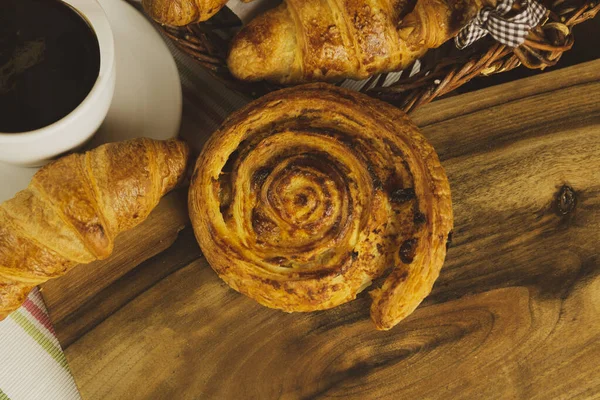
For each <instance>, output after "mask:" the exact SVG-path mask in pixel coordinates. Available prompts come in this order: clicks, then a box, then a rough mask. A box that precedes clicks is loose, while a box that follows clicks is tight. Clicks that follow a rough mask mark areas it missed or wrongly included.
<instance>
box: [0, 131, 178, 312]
mask: <svg viewBox="0 0 600 400" xmlns="http://www.w3.org/2000/svg"><path fill="white" fill-rule="evenodd" d="M187 158H188V148H187V145H186V144H185V143H183V142H181V141H175V140H171V141H166V142H162V141H155V140H150V139H136V140H131V141H126V142H121V143H112V144H107V145H104V146H100V147H98V148H96V149H94V150H92V151H89V152H87V153H85V154H72V155H69V156H66V157H63V158H61V159H59V160H57V161H55V162H53V163H51V164H49V165H47V166H45V167H43V168H42V169H41V170H39V171H38V172H37V173H36V174H35V175H34V176H33V179H32V180H31V183H30V184H29V187H28V188H27V189H25V190H23V191H21V192H19V193H17V195H16V196H15V197H14V198H12V199H11V200H8V201H6V202H4V203H2V204H0V320H2V319H4V318H5V317H6V316H7V315H8V314H9V313H10V312H12V311H14V310H15V309H17V308H18V307H19V306H20V305H21V303H22V302H23V301H24V300H25V297H26V296H27V294H28V293H29V292H30V291H31V289H33V288H34V287H35V286H36V285H38V284H40V283H43V282H45V281H47V280H48V279H51V278H55V277H58V276H60V275H63V274H65V273H66V272H67V271H68V270H70V269H71V268H73V267H74V266H75V265H77V264H84V263H89V262H91V261H94V260H98V259H103V258H106V257H108V256H109V255H110V254H111V253H112V250H113V245H114V240H115V237H116V236H117V235H118V234H119V233H120V232H122V231H124V230H127V229H130V228H133V227H134V226H136V225H138V224H139V223H140V222H142V221H144V220H145V219H146V217H147V216H148V214H150V212H151V211H152V209H153V208H154V207H155V206H156V205H157V204H158V202H159V200H160V198H161V197H162V196H163V195H164V194H165V193H167V192H168V191H170V190H171V189H173V187H174V186H175V185H176V184H177V183H178V182H179V181H180V180H181V179H182V178H183V176H184V172H185V167H186V163H187Z"/></svg>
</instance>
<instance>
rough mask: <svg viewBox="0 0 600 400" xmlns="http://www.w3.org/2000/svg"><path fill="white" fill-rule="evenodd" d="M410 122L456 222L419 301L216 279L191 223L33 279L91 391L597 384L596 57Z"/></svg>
mask: <svg viewBox="0 0 600 400" xmlns="http://www.w3.org/2000/svg"><path fill="white" fill-rule="evenodd" d="M414 119H415V120H416V122H417V123H418V124H419V125H420V126H421V127H422V128H423V131H424V133H425V135H426V136H427V137H428V138H429V140H430V141H431V142H432V144H433V145H434V147H435V148H436V149H437V151H438V153H439V155H440V158H441V160H442V163H443V165H444V166H445V168H446V171H447V173H448V177H449V179H450V184H451V187H452V195H453V202H454V213H455V230H454V236H453V245H452V247H451V248H450V250H449V253H448V256H447V260H446V264H445V267H444V268H443V269H442V273H441V276H440V278H439V280H438V281H437V283H436V285H435V286H434V290H433V292H432V294H431V295H430V296H429V297H428V298H427V299H426V300H425V302H424V303H423V304H422V305H421V306H420V307H419V308H418V309H417V311H416V312H415V313H414V314H413V315H411V316H410V317H409V318H408V319H407V320H405V321H403V322H402V323H401V324H400V325H398V326H397V327H396V328H394V329H392V330H391V331H388V332H378V331H375V330H374V329H373V327H372V325H371V322H370V320H369V316H368V310H369V303H370V299H368V296H366V295H361V296H359V298H358V299H357V300H356V301H353V302H351V303H348V304H345V305H342V306H340V307H337V308H335V309H332V310H328V311H322V312H315V313H310V314H285V313H283V312H280V311H277V310H271V309H267V308H264V307H261V306H259V305H258V304H256V303H255V302H254V301H252V300H250V299H248V298H246V297H244V296H242V295H240V294H238V293H236V292H234V291H233V290H231V289H229V288H228V287H227V286H226V285H225V284H224V283H223V282H222V281H221V280H220V279H219V278H218V277H217V276H216V274H215V273H214V272H213V271H212V270H211V269H210V267H209V266H208V265H207V264H206V262H205V260H204V259H203V258H202V256H201V254H200V252H199V249H198V247H197V245H196V244H195V241H194V240H193V235H192V233H191V229H190V228H189V226H188V227H186V228H185V229H183V230H182V231H181V232H180V233H179V236H178V238H177V240H176V241H175V242H174V244H173V245H172V246H171V247H170V248H168V249H167V250H165V251H162V252H161V251H156V252H154V251H153V252H151V253H152V254H155V255H154V256H153V257H152V258H150V259H149V260H146V261H144V262H142V263H141V264H139V265H138V266H137V267H135V268H133V269H132V267H133V265H134V264H135V262H138V261H140V260H142V259H145V258H147V257H148V256H149V255H151V254H150V253H148V252H147V250H144V249H146V248H147V247H145V246H140V248H136V247H135V246H133V244H132V243H131V242H130V243H129V244H128V245H127V246H126V247H122V248H121V249H120V251H123V252H124V253H123V254H126V255H122V253H121V252H120V251H119V250H117V252H118V254H117V257H116V259H118V257H130V259H131V260H132V262H131V263H126V264H127V266H126V268H125V269H123V270H122V269H120V267H118V266H115V265H111V263H105V264H102V265H99V266H98V269H97V270H96V271H94V273H93V274H91V276H90V275H87V280H86V279H84V276H79V277H78V278H77V279H74V277H73V276H74V274H75V272H76V271H77V270H75V271H73V273H72V274H69V275H67V276H65V277H64V278H61V279H60V280H58V281H57V283H60V286H58V285H56V286H45V287H44V288H43V289H44V290H43V294H44V296H45V299H46V300H47V301H48V306H49V309H50V314H51V317H52V319H53V321H54V322H55V324H56V327H57V334H58V335H59V339H60V340H61V343H63V345H64V346H65V350H66V355H67V359H68V361H69V364H70V366H71V369H72V371H73V375H74V377H75V379H76V381H77V384H78V385H79V388H80V390H81V393H82V396H83V397H84V399H102V398H127V399H137V398H139V399H145V398H182V399H188V398H190V399H191V398H207V399H245V398H251V399H271V398H283V399H296V398H305V399H309V398H333V397H342V398H356V399H365V398H369V399H374V398H420V399H421V398H428V399H429V398H431V399H435V398H440V399H442V398H443V399H448V398H453V399H454V398H465V399H473V398H486V399H491V398H510V399H514V398H518V399H549V398H559V399H563V398H564V399H566V398H591V397H597V396H599V395H600V372H599V371H598V369H597V365H598V364H599V363H600V344H599V343H600V341H599V339H600V321H598V318H597V315H598V313H599V312H600V60H599V61H594V62H590V63H587V64H582V65H579V66H576V67H571V68H567V69H563V70H560V71H556V72H552V73H548V74H544V75H541V76H539V77H535V78H529V79H527V80H522V81H519V82H516V83H509V84H507V85H502V86H499V87H495V88H491V89H486V90H483V91H479V92H475V93H472V94H467V95H461V96H457V97H453V98H450V99H447V100H443V101H440V102H437V103H434V104H432V105H430V106H427V107H424V108H423V109H422V110H420V111H419V112H417V113H415V115H414ZM171 211H172V210H171V209H170V208H169V207H168V210H165V209H164V208H162V207H161V208H159V209H158V210H157V211H155V214H158V215H159V217H160V215H161V214H162V213H165V212H171ZM151 221H152V220H149V221H148V223H146V224H144V225H143V226H141V227H140V229H136V230H134V231H133V234H137V235H138V237H143V236H145V235H146V233H147V232H148V231H153V230H154V229H155V228H156V227H155V226H154V225H152V222H151ZM175 231H176V230H175ZM165 237H167V238H173V237H174V232H173V231H172V230H171V231H170V232H165ZM165 240H166V241H167V242H169V241H170V240H167V239H165ZM161 250H162V249H161ZM144 251H146V253H144ZM134 253H135V254H134ZM141 253H144V255H139V254H141ZM156 253H158V254H156ZM111 260H113V262H115V261H114V260H115V259H111ZM134 260H135V261H134ZM117 263H118V262H117ZM89 270H90V268H87V269H86V271H89ZM102 270H107V271H110V270H113V271H117V270H118V271H121V272H119V273H114V272H113V273H110V274H108V275H106V276H107V277H106V278H101V277H102V272H101V271H102ZM104 279H106V280H104ZM95 281H102V282H103V283H102V285H100V287H99V289H94V290H89V287H90V285H92V286H93V285H94V284H93V283H92V284H90V282H95ZM79 292H81V293H79ZM67 293H68V294H67ZM74 293H78V295H77V297H76V298H73V297H72V296H73V294H74ZM65 303H67V304H68V305H67V306H65Z"/></svg>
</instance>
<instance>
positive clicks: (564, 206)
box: [555, 185, 577, 215]
mask: <svg viewBox="0 0 600 400" xmlns="http://www.w3.org/2000/svg"><path fill="white" fill-rule="evenodd" d="M555 201H556V212H557V214H558V215H567V214H570V213H571V212H573V210H574V209H575V206H576V205H577V195H576V193H575V191H574V190H573V188H572V187H570V186H568V185H563V186H562V187H561V188H560V190H559V191H558V193H557V194H556V200H555Z"/></svg>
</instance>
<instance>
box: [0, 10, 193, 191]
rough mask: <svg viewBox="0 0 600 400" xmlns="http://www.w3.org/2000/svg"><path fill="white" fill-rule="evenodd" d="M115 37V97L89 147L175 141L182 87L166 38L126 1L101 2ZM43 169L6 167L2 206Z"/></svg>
mask: <svg viewBox="0 0 600 400" xmlns="http://www.w3.org/2000/svg"><path fill="white" fill-rule="evenodd" d="M98 2H99V3H100V5H102V7H103V8H104V11H105V12H106V15H107V16H108V20H109V21H110V25H111V28H112V30H113V36H114V38H115V56H116V66H117V80H116V86H115V94H114V97H113V100H112V103H111V106H110V109H109V111H108V115H107V116H106V119H105V120H104V122H103V124H102V126H101V127H100V130H98V132H97V133H96V135H95V136H94V137H93V139H92V140H91V141H90V143H89V144H88V145H86V148H92V147H96V146H98V145H101V144H103V143H108V142H116V141H121V140H127V139H132V138H136V137H149V138H152V139H170V138H173V137H175V136H177V134H178V132H179V125H180V123H181V105H182V97H181V82H180V80H179V73H178V72H177V66H176V65H175V61H174V60H173V57H172V56H171V53H170V52H169V49H168V48H167V46H166V44H165V43H164V41H163V39H162V37H161V36H160V35H159V34H158V32H156V30H155V29H154V28H153V27H152V25H151V24H150V22H148V21H147V20H146V19H145V18H144V16H143V15H142V14H140V13H139V12H138V11H137V10H136V9H134V8H133V7H132V6H131V5H129V4H127V3H126V2H125V1H124V0H98ZM36 171H37V168H24V167H16V166H12V165H8V164H3V163H0V202H2V201H4V200H8V199H10V198H11V197H13V196H14V195H15V194H16V193H17V192H18V191H19V190H22V189H25V188H26V187H27V185H28V184H29V181H30V180H31V177H32V176H33V174H35V172H36Z"/></svg>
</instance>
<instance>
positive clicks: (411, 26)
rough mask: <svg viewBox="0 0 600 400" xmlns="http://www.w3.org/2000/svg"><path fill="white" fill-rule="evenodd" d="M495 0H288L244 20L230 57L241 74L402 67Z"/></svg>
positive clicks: (301, 77)
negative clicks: (246, 22)
mask: <svg viewBox="0 0 600 400" xmlns="http://www.w3.org/2000/svg"><path fill="white" fill-rule="evenodd" d="M484 1H490V2H491V1H495V0H285V1H284V2H283V3H282V4H281V5H280V6H278V7H276V8H274V9H272V10H269V11H267V12H265V13H264V14H262V15H260V16H258V17H257V18H255V19H254V20H253V21H251V22H250V23H249V24H248V25H247V26H245V27H244V28H243V29H242V30H241V31H240V32H239V34H238V35H237V36H236V37H235V38H234V39H233V42H232V44H231V50H230V53H229V57H228V60H227V63H228V66H229V70H230V71H231V73H232V74H233V75H234V76H235V77H237V78H239V79H243V80H249V81H258V80H263V79H266V80H269V81H273V82H277V83H302V82H311V81H335V80H340V79H344V78H350V79H365V78H367V77H369V76H371V75H375V74H379V73H383V72H389V71H399V70H402V69H404V68H406V67H407V66H409V65H410V64H411V63H413V62H414V61H415V60H417V59H418V58H419V57H421V56H423V54H425V52H426V51H427V50H428V49H431V48H435V47H438V46H440V45H441V44H442V43H444V42H445V41H447V40H448V39H450V38H452V37H453V36H455V35H456V34H457V33H458V31H459V29H460V28H461V27H462V26H463V25H465V24H466V23H467V22H468V21H469V20H470V19H471V18H472V17H473V16H475V14H476V13H477V11H478V10H479V9H480V8H481V7H482V5H483V2H484Z"/></svg>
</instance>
